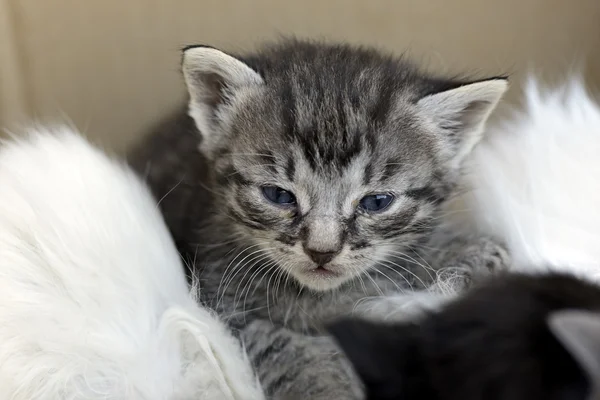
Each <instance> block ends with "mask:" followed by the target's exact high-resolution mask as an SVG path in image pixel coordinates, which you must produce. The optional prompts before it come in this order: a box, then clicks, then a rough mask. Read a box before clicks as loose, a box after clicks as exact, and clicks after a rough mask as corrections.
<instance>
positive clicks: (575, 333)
mask: <svg viewBox="0 0 600 400" xmlns="http://www.w3.org/2000/svg"><path fill="white" fill-rule="evenodd" d="M548 326H549V327H550V331H551V332H552V333H553V334H554V336H555V337H556V338H557V339H558V341H559V342H560V343H561V344H562V345H563V346H564V347H565V349H566V350H567V351H568V352H569V354H571V356H572V357H573V359H574V360H575V361H576V362H577V363H578V364H579V366H580V367H581V369H582V370H583V371H584V372H585V373H586V376H587V378H588V379H589V382H591V383H592V385H591V396H590V397H589V398H590V399H597V398H600V313H596V312H590V311H581V310H561V311H557V312H554V313H552V314H551V315H550V316H549V317H548Z"/></svg>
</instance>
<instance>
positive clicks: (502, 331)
mask: <svg viewBox="0 0 600 400" xmlns="http://www.w3.org/2000/svg"><path fill="white" fill-rule="evenodd" d="M330 329H331V332H332V333H333V335H334V336H335V337H336V338H337V340H338V342H339V343H340V344H341V346H342V348H343V349H344V350H345V352H346V354H347V355H348V356H349V358H350V360H351V361H352V363H353V364H354V367H355V369H356V371H357V372H358V374H359V375H360V377H361V379H362V380H363V381H364V383H365V385H366V388H367V399H368V400H481V399H486V400H597V399H600V391H599V389H600V386H599V385H600V288H598V287H596V286H594V285H591V284H589V283H586V282H584V281H580V280H578V279H576V278H574V277H571V276H568V275H555V274H551V275H548V276H544V277H531V276H521V275H514V276H509V277H506V278H498V279H497V280H496V281H492V282H491V283H489V284H487V285H484V286H481V287H479V288H477V289H474V290H473V291H471V292H469V293H468V294H467V295H466V296H465V297H464V298H461V299H459V300H456V301H454V302H453V303H450V304H449V305H447V306H446V307H444V308H443V309H442V310H441V311H439V312H437V313H433V314H430V315H427V316H425V317H423V318H421V319H420V320H419V321H416V322H413V323H400V324H389V325H388V324H382V323H375V322H366V321H361V320H345V321H340V322H337V323H335V324H334V325H332V326H331V328H330Z"/></svg>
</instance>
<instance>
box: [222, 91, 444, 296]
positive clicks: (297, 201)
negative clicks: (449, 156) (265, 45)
mask: <svg viewBox="0 0 600 400" xmlns="http://www.w3.org/2000/svg"><path fill="white" fill-rule="evenodd" d="M309 101H310V99H298V102H304V103H305V104H310V103H309ZM287 113H289V111H285V110H283V109H282V105H281V104H280V103H278V96H277V95H276V94H270V93H268V92H267V93H265V92H264V91H261V90H258V91H256V92H255V93H252V95H249V96H248V97H247V98H246V99H245V101H244V102H243V103H240V104H237V108H236V110H235V112H234V113H232V114H231V116H230V119H229V127H228V131H229V132H232V133H230V134H229V135H228V137H229V140H227V141H224V142H222V143H221V144H220V146H219V147H220V148H219V150H218V151H216V153H215V154H217V155H216V157H215V160H214V161H215V167H216V171H217V174H218V176H219V178H220V179H219V180H218V182H219V189H218V190H219V192H221V193H222V196H221V199H222V200H221V203H220V204H221V206H222V207H223V211H224V212H225V213H227V214H228V215H230V216H232V217H233V218H234V219H235V220H236V221H237V222H238V224H237V228H238V230H239V232H241V233H242V234H243V235H246V236H247V237H248V238H250V239H251V240H252V241H253V243H255V244H256V245H257V248H256V250H258V249H262V250H264V253H265V254H268V256H269V258H271V259H272V260H274V261H276V262H277V263H278V265H279V266H280V267H281V268H283V269H284V270H285V271H286V272H287V273H289V274H290V275H292V276H293V277H294V278H296V280H297V281H299V282H301V283H302V284H304V285H306V286H308V287H310V288H312V289H316V290H325V289H330V288H332V287H336V286H338V285H339V284H341V283H343V282H344V281H347V280H349V279H352V278H353V277H356V276H358V275H360V274H361V273H363V272H364V271H365V270H366V269H369V268H371V267H373V266H374V265H376V264H379V265H377V267H376V268H378V269H380V270H381V272H382V273H383V274H386V275H387V274H394V272H390V271H389V269H388V268H386V265H393V263H398V262H401V260H402V259H403V258H406V257H403V256H402V250H403V246H404V245H406V244H411V243H414V242H415V240H416V239H417V238H419V237H421V236H422V235H424V234H425V233H426V232H427V231H428V228H429V227H430V226H431V223H430V222H431V221H430V219H431V218H432V217H433V212H434V211H435V209H436V206H437V204H438V203H439V200H441V198H442V197H443V196H445V195H446V193H445V192H444V188H443V185H442V182H440V175H443V174H444V173H443V172H441V171H440V168H441V167H442V166H441V165H440V163H439V161H438V155H439V152H440V150H439V148H440V146H441V143H439V140H436V137H435V135H433V134H431V133H429V132H427V131H426V130H424V129H422V128H421V127H420V126H419V124H418V118H417V116H416V115H411V114H409V113H408V107H407V111H406V112H405V113H404V115H403V118H402V119H400V120H397V121H394V122H389V123H385V124H380V125H377V124H375V123H373V122H372V121H370V119H369V116H368V115H366V112H364V111H362V110H360V108H358V109H355V110H352V109H348V110H346V111H344V110H339V109H337V108H336V107H335V106H332V107H327V108H324V109H322V110H306V109H300V108H299V107H298V106H296V109H295V110H293V114H294V115H295V116H296V117H295V121H294V124H297V125H299V126H300V127H298V128H297V129H296V131H295V132H294V133H291V132H289V130H288V127H286V122H285V120H284V119H285V115H286V114H287ZM301 113H305V114H306V115H304V116H299V115H300V114H301ZM342 113H344V115H343V117H340V114H342ZM341 119H343V120H344V121H353V122H352V123H349V122H347V123H343V122H340V120H341ZM396 278H397V277H396Z"/></svg>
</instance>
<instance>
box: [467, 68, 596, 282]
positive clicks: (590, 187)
mask: <svg viewBox="0 0 600 400" xmlns="http://www.w3.org/2000/svg"><path fill="white" fill-rule="evenodd" d="M470 179H471V182H469V183H470V184H471V186H472V187H473V188H474V190H473V191H472V192H471V193H470V194H469V195H468V196H467V197H465V199H464V200H465V205H466V209H467V210H469V214H470V219H471V221H470V222H471V226H476V227H477V228H479V230H480V231H482V232H484V233H488V234H494V235H496V236H498V237H499V238H501V239H503V240H505V241H506V243H507V245H508V247H509V250H510V252H511V254H512V256H513V260H514V262H515V268H517V269H519V270H524V271H528V270H532V268H534V269H535V268H537V269H539V270H542V271H543V270H547V269H548V268H553V269H562V270H566V271H571V272H575V273H578V274H579V275H582V276H585V277H587V278H590V279H594V280H595V279H598V277H600V106H599V105H598V103H597V102H596V101H595V99H593V98H592V97H591V96H590V95H589V94H588V92H587V91H586V88H585V85H584V83H583V81H582V80H580V79H575V78H573V79H571V80H570V81H568V82H567V83H565V84H564V85H563V86H562V87H559V88H557V89H553V90H550V89H542V88H540V85H539V84H537V83H536V82H535V81H533V80H530V82H529V83H528V85H527V86H526V103H525V108H524V109H523V110H522V111H521V112H518V113H515V114H514V116H513V117H512V118H511V119H508V120H506V121H504V122H503V123H502V124H499V125H498V126H496V127H494V128H493V129H490V130H489V131H488V132H487V133H486V139H485V140H484V141H483V142H482V143H481V144H480V145H479V146H478V148H477V149H476V150H475V152H474V158H473V169H472V174H471V175H470Z"/></svg>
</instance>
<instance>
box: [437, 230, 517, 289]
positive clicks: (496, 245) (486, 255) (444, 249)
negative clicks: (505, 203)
mask: <svg viewBox="0 0 600 400" xmlns="http://www.w3.org/2000/svg"><path fill="white" fill-rule="evenodd" d="M445 238H446V239H444V238H443V237H440V236H437V237H436V238H435V239H434V240H433V241H432V248H435V249H436V251H435V252H434V253H430V263H431V265H432V266H433V267H434V268H435V269H436V270H437V274H438V279H437V282H435V283H434V286H435V285H438V286H439V285H442V286H445V287H439V288H437V289H439V290H438V291H442V292H443V291H446V292H448V291H450V292H460V291H462V290H464V289H466V288H468V287H470V286H471V285H472V284H476V283H477V282H480V281H481V280H484V279H486V278H487V277H489V276H490V275H495V274H498V273H502V272H504V271H506V270H508V269H509V268H510V267H511V264H512V260H511V257H510V254H509V253H508V250H507V249H506V247H505V245H504V244H503V243H501V242H500V241H499V240H496V239H494V238H492V237H489V236H481V235H477V236H476V235H472V236H458V237H453V238H450V236H449V235H447V236H445ZM434 289H435V288H434Z"/></svg>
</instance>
